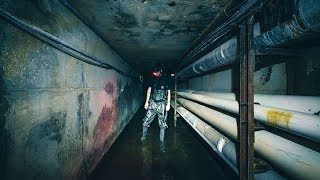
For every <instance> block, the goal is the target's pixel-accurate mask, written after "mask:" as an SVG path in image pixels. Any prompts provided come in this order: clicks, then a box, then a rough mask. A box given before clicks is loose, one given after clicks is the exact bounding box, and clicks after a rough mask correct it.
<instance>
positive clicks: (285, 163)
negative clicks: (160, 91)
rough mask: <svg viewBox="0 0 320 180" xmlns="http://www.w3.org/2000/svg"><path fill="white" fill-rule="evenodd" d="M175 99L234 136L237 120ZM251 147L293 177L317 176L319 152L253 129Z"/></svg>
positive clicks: (318, 175)
mask: <svg viewBox="0 0 320 180" xmlns="http://www.w3.org/2000/svg"><path fill="white" fill-rule="evenodd" d="M177 101H178V103H179V104H181V105H182V106H184V107H185V108H186V109H188V110H189V111H191V112H192V113H194V114H195V115H197V116H199V117H200V118H202V119H203V120H205V121H206V122H208V123H209V124H210V125H212V126H214V127H215V128H217V129H218V130H220V131H222V132H223V133H225V134H226V135H228V136H230V137H231V138H232V139H234V140H237V139H238V136H237V135H238V130H237V120H236V118H234V117H231V116H228V115H225V114H223V113H220V112H218V111H215V110H213V109H211V108H208V107H206V106H203V105H200V104H198V103H194V102H192V101H189V100H185V99H182V98H178V99H177ZM254 149H255V151H256V152H257V153H258V154H259V155H261V156H262V157H263V158H264V159H266V160H267V161H268V162H270V163H271V164H272V165H274V166H275V167H278V168H279V169H281V170H283V171H284V172H286V173H287V174H288V175H290V176H292V177H294V178H297V179H319V178H320V171H319V169H320V163H319V162H320V153H319V152H316V151H314V150H312V149H309V148H307V147H304V146H302V145H299V144H297V143H294V142H292V141H289V140H287V139H284V138H282V137H280V136H277V135H274V134H272V133H270V132H268V131H265V130H261V131H256V132H255V143H254Z"/></svg>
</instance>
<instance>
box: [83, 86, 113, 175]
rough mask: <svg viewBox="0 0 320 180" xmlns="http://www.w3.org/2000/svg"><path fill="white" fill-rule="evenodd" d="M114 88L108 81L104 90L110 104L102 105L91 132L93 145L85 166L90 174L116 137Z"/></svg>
mask: <svg viewBox="0 0 320 180" xmlns="http://www.w3.org/2000/svg"><path fill="white" fill-rule="evenodd" d="M115 87H116V86H115V84H114V83H113V82H111V81H110V82H107V84H106V85H105V88H104V90H105V93H106V96H107V98H110V99H111V104H106V103H105V104H104V106H103V108H102V110H101V113H100V115H99V118H98V120H97V123H96V125H95V128H94V131H93V132H94V133H93V143H92V145H91V148H90V150H89V151H88V153H87V157H86V164H87V165H88V167H89V171H90V172H91V171H92V170H93V168H95V167H96V165H97V163H98V162H99V161H100V159H101V158H102V156H103V155H104V153H105V152H106V151H107V150H108V149H109V147H110V146H111V144H112V143H113V141H114V140H115V138H116V135H117V120H118V109H117V106H116V104H117V101H116V97H115V96H114V95H115V94H114V92H115V91H116V89H115Z"/></svg>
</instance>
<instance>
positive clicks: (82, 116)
mask: <svg viewBox="0 0 320 180" xmlns="http://www.w3.org/2000/svg"><path fill="white" fill-rule="evenodd" d="M89 102H90V92H89V91H88V92H86V93H85V94H84V93H80V94H79V95H78V110H77V120H78V128H79V132H80V136H81V137H83V136H85V137H87V136H88V133H89V120H90V117H91V116H92V112H91V111H90V109H89Z"/></svg>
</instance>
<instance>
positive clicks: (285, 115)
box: [267, 110, 292, 128]
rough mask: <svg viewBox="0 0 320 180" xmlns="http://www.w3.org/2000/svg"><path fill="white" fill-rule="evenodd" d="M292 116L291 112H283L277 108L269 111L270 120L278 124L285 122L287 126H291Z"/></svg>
mask: <svg viewBox="0 0 320 180" xmlns="http://www.w3.org/2000/svg"><path fill="white" fill-rule="evenodd" d="M291 117H292V113H291V112H283V111H276V110H270V111H267V118H268V121H269V122H270V123H272V124H274V125H276V126H279V124H285V125H286V127H287V128H289V122H290V119H291Z"/></svg>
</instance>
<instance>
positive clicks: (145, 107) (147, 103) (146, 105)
mask: <svg viewBox="0 0 320 180" xmlns="http://www.w3.org/2000/svg"><path fill="white" fill-rule="evenodd" d="M148 106H149V102H146V103H145V104H144V109H146V110H147V109H148Z"/></svg>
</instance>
